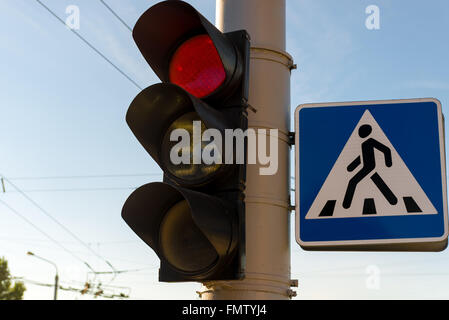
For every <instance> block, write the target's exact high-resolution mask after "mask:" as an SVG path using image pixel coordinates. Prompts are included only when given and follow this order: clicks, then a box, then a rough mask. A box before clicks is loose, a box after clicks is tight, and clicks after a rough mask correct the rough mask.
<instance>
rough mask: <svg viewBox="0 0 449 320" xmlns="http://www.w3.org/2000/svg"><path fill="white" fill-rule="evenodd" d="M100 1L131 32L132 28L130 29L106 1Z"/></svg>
mask: <svg viewBox="0 0 449 320" xmlns="http://www.w3.org/2000/svg"><path fill="white" fill-rule="evenodd" d="M100 2H101V3H102V4H103V5H104V6H105V7H106V8H107V9H108V10H109V11H110V12H111V13H112V14H113V15H114V16H115V17H116V18H117V19H118V20H119V21H120V22H121V23H122V24H123V25H124V26H125V27H126V28H127V29H128V30H129V31H131V32H133V30H132V29H131V27H130V26H129V25H128V24H127V23H126V22H125V21H124V20H123V19H122V18H121V17H120V16H119V15H118V14H117V13H116V12H115V11H114V10H112V8H111V7H110V6H108V4H107V3H106V2H104V1H103V0H100Z"/></svg>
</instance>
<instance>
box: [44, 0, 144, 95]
mask: <svg viewBox="0 0 449 320" xmlns="http://www.w3.org/2000/svg"><path fill="white" fill-rule="evenodd" d="M36 2H37V3H38V4H40V5H41V6H42V7H43V8H44V9H46V10H47V11H48V12H49V13H50V14H51V15H52V16H53V17H55V18H56V19H57V20H58V21H59V22H61V23H62V24H63V25H64V26H65V25H66V23H65V22H64V20H62V19H61V18H60V17H59V16H58V15H57V14H56V13H55V12H54V11H52V10H51V9H50V8H49V7H47V6H46V5H45V4H43V3H42V1H40V0H36ZM69 29H70V31H72V32H73V33H74V34H75V35H76V36H77V37H78V38H80V39H81V40H82V41H83V42H84V43H85V44H86V45H88V46H89V47H90V48H91V49H92V50H93V51H95V52H96V53H97V54H98V55H99V56H100V57H102V58H103V59H104V60H105V61H106V62H108V63H109V64H110V65H111V66H112V67H114V69H116V70H117V71H118V72H120V73H121V74H122V75H123V76H124V77H125V78H126V79H128V80H129V81H130V82H131V83H132V84H133V85H135V86H136V87H137V88H138V89H140V90H142V89H143V88H142V87H141V86H140V85H139V84H138V83H137V82H136V81H134V80H133V79H132V78H131V77H130V76H129V75H127V74H126V73H125V72H124V71H123V70H122V69H120V68H119V67H118V66H117V65H116V64H114V63H113V62H112V61H111V60H110V59H108V58H107V57H106V56H105V55H104V54H103V53H101V51H100V50H98V49H97V48H96V47H95V46H94V45H92V44H91V43H90V42H89V41H87V40H86V39H85V38H84V37H83V36H82V35H81V34H79V33H78V32H77V31H76V30H74V29H73V28H69Z"/></svg>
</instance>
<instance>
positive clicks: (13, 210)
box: [0, 200, 95, 273]
mask: <svg viewBox="0 0 449 320" xmlns="http://www.w3.org/2000/svg"><path fill="white" fill-rule="evenodd" d="M0 203H1V204H2V205H3V206H5V207H6V208H8V209H9V210H10V211H11V212H12V213H14V214H15V215H16V216H18V217H19V218H21V219H22V220H24V221H25V222H26V223H28V224H29V225H30V226H32V227H33V228H34V229H36V230H37V231H39V232H40V233H42V234H43V235H44V236H45V237H46V238H48V239H49V240H50V241H51V242H53V243H54V244H56V245H57V246H58V247H60V248H61V249H63V250H64V251H65V252H67V253H68V254H70V255H71V256H72V257H73V258H75V259H76V260H78V261H79V262H81V263H83V264H84V265H85V266H87V267H88V268H89V269H90V270H91V271H92V272H94V273H95V270H94V269H92V267H91V266H90V265H89V264H88V263H87V262H86V261H84V260H83V259H81V258H80V257H78V256H77V255H76V254H74V253H73V252H72V251H70V250H69V249H67V248H66V247H65V246H63V245H62V244H61V242H59V241H57V240H55V239H54V238H53V237H51V236H50V235H49V234H48V233H47V232H45V231H44V230H42V229H41V228H39V227H38V226H37V225H36V224H34V223H33V222H31V221H30V220H29V219H28V218H26V217H25V216H24V215H23V214H21V213H20V212H19V211H17V210H16V209H14V208H13V207H11V206H10V205H9V204H8V203H6V202H5V201H3V200H0Z"/></svg>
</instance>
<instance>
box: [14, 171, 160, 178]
mask: <svg viewBox="0 0 449 320" xmlns="http://www.w3.org/2000/svg"><path fill="white" fill-rule="evenodd" d="M161 175H162V172H161V173H130V174H126V173H125V174H91V175H68V176H36V177H8V179H9V180H64V179H96V178H127V177H149V176H161Z"/></svg>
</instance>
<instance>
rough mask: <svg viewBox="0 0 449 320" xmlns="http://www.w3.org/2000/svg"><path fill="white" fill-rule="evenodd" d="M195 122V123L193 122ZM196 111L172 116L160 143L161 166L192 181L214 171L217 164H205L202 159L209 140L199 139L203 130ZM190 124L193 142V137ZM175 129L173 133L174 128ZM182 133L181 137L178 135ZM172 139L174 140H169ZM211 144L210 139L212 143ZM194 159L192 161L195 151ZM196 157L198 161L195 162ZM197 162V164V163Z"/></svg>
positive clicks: (177, 176) (218, 165)
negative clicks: (172, 120) (172, 119)
mask: <svg viewBox="0 0 449 320" xmlns="http://www.w3.org/2000/svg"><path fill="white" fill-rule="evenodd" d="M195 121H196V124H194V122H195ZM198 121H201V119H200V118H199V116H198V114H197V113H196V112H189V113H186V114H184V115H182V116H181V117H179V118H178V119H176V120H175V121H174V122H173V123H172V124H171V126H170V127H169V128H168V130H167V132H166V134H165V136H164V139H163V142H162V148H161V150H162V154H161V159H162V163H163V164H164V166H165V169H166V170H167V171H168V173H170V174H171V175H173V176H174V177H176V178H179V179H182V180H183V181H185V182H186V183H195V182H196V181H200V180H204V179H205V178H207V177H208V176H211V175H213V174H215V173H216V172H217V171H218V170H219V169H220V167H221V165H222V164H220V163H211V164H205V163H204V162H203V160H202V154H203V150H204V148H205V147H206V146H207V145H209V144H210V143H211V142H210V141H206V142H204V141H202V139H201V134H202V133H203V132H204V131H205V130H206V129H207V128H206V126H205V125H204V123H203V122H200V123H199V122H198ZM194 126H195V134H196V136H195V137H196V141H195V139H194V138H195V137H194ZM176 129H181V131H179V130H178V132H177V133H176V134H174V135H173V137H172V139H171V136H172V133H174V130H176ZM182 132H184V136H183V137H181V134H182ZM170 140H175V141H170ZM212 143H213V142H212ZM194 153H196V156H197V160H196V161H195V160H194V157H195V154H194ZM198 160H199V161H198ZM198 162H199V163H198Z"/></svg>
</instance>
